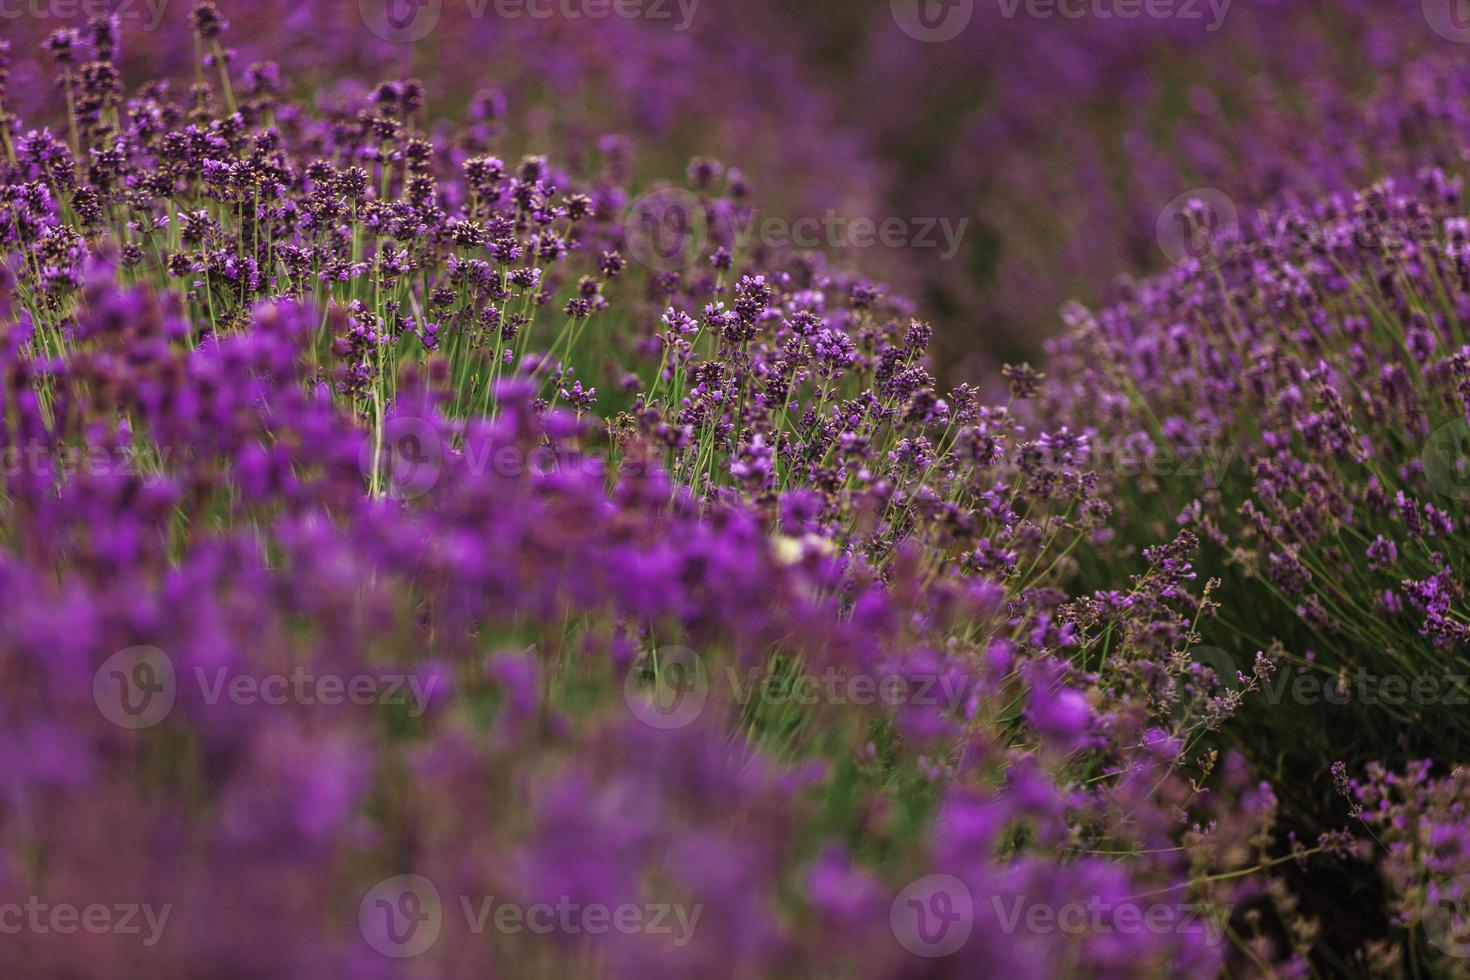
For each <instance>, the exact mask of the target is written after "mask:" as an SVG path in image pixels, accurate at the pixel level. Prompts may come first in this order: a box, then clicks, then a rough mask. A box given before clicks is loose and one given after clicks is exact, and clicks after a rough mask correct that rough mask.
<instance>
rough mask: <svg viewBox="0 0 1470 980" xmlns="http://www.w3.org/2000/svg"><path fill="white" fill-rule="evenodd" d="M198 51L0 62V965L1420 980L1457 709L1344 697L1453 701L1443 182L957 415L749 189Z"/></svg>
mask: <svg viewBox="0 0 1470 980" xmlns="http://www.w3.org/2000/svg"><path fill="white" fill-rule="evenodd" d="M180 21H181V23H180V24H175V25H174V26H172V27H170V28H169V30H170V31H173V32H174V34H173V35H172V36H174V37H177V36H178V34H179V32H182V33H183V35H184V36H185V37H186V38H187V44H184V45H179V46H175V47H174V48H172V49H170V51H171V55H170V56H171V57H173V58H175V59H178V58H192V59H194V60H193V61H191V62H190V63H189V65H188V66H187V67H185V68H182V69H180V68H179V66H177V65H175V66H173V67H172V68H166V69H165V72H166V73H168V74H174V75H178V74H182V75H183V76H184V77H185V79H186V80H185V81H184V82H183V83H182V84H180V83H178V82H175V83H174V84H172V85H170V84H165V83H164V82H162V81H159V82H153V83H148V84H143V85H138V86H134V85H127V84H125V82H124V78H125V77H126V76H125V73H124V72H123V71H122V70H121V69H120V68H119V64H118V60H117V59H118V56H119V53H120V52H121V51H122V50H123V49H124V48H125V47H126V44H127V42H128V41H129V37H123V36H120V31H119V28H118V23H117V21H116V20H109V19H105V18H104V19H99V20H96V21H93V22H91V23H89V24H88V25H87V26H86V28H85V30H81V29H70V28H64V29H61V30H59V31H57V32H55V33H53V34H52V35H50V36H49V37H47V38H45V40H44V52H43V53H44V57H45V58H47V59H49V61H50V65H49V72H50V74H51V76H52V80H53V81H54V82H55V87H54V89H53V90H52V91H53V93H54V95H53V97H52V98H51V99H50V100H49V101H47V102H40V101H39V100H35V98H34V90H33V88H32V87H30V86H27V87H25V88H24V89H21V88H19V87H16V86H12V87H10V88H8V89H6V88H4V86H5V83H6V82H7V81H13V80H12V79H10V78H9V75H8V74H4V73H0V104H3V106H4V107H6V108H7V109H9V108H11V107H13V106H17V105H20V106H23V107H25V111H26V112H27V113H28V114H30V115H32V116H34V118H35V121H34V122H32V121H29V120H28V119H27V118H26V117H25V116H20V115H7V116H6V125H5V128H4V130H3V135H4V139H5V144H4V146H3V148H0V150H3V154H4V159H3V165H4V169H5V183H4V186H3V188H0V236H3V238H0V240H3V245H4V252H5V265H4V269H3V278H0V324H3V336H0V341H3V343H0V374H3V378H4V388H3V393H0V396H3V398H4V426H3V427H0V462H3V464H4V465H3V468H0V481H3V483H0V487H3V490H0V507H3V510H0V513H3V515H4V520H3V525H0V528H3V551H0V606H3V608H4V615H3V616H0V677H3V686H0V692H3V693H0V698H3V699H4V703H5V707H6V712H5V720H4V723H3V725H0V747H3V757H4V759H5V761H6V763H7V765H5V766H4V767H3V770H0V771H3V776H0V839H3V845H0V933H3V935H0V952H3V955H4V957H5V960H4V962H6V963H7V964H10V963H14V964H16V967H15V968H16V969H17V970H21V971H25V973H26V974H27V975H36V976H57V977H63V976H68V977H69V976H133V975H137V976H145V975H146V976H197V975H219V976H241V977H246V976H251V977H253V976H298V975H299V976H312V977H316V976H324V975H348V976H363V977H376V976H383V977H396V976H403V977H465V976H506V977H536V976H548V977H550V976H557V977H560V976H624V975H627V976H665V975H666V976H671V977H685V976H691V975H698V974H701V973H703V974H707V975H711V976H731V977H779V976H792V977H798V976H799V977H807V976H834V977H835V976H875V977H876V976H915V977H918V976H957V977H969V976H977V975H990V974H992V973H1006V974H1014V975H1017V976H1036V977H1061V976H1076V975H1097V976H1175V975H1182V976H1202V977H1203V976H1215V975H1219V974H1221V973H1222V972H1224V973H1228V974H1230V975H1265V974H1277V975H1287V976H1291V975H1309V974H1310V973H1311V972H1312V971H1313V970H1317V971H1322V970H1337V969H1343V970H1347V969H1359V970H1363V971H1376V972H1382V971H1390V970H1398V971H1401V972H1403V973H1405V974H1408V975H1436V974H1439V973H1450V972H1452V971H1454V970H1455V969H1456V968H1457V967H1461V966H1463V964H1464V957H1463V955H1462V954H1463V953H1464V951H1465V946H1464V940H1465V939H1466V936H1465V935H1463V932H1462V930H1463V927H1464V918H1463V916H1456V915H1455V914H1453V909H1454V905H1453V903H1454V902H1455V901H1456V900H1458V899H1460V898H1461V897H1462V895H1461V890H1464V891H1470V889H1466V888H1465V887H1464V886H1465V884H1466V882H1470V879H1467V878H1464V877H1462V876H1463V875H1464V873H1465V872H1466V871H1470V868H1467V867H1466V865H1467V863H1470V852H1467V851H1466V842H1465V839H1464V838H1465V830H1464V823H1465V821H1464V814H1463V809H1462V807H1463V802H1462V801H1463V798H1464V791H1463V776H1462V775H1461V774H1460V773H1459V772H1458V771H1455V770H1453V764H1454V763H1455V762H1456V761H1458V760H1457V758H1456V752H1457V750H1458V733H1459V732H1461V731H1463V728H1464V711H1463V708H1460V709H1459V710H1458V711H1457V710H1456V707H1455V705H1456V701H1455V699H1454V698H1453V697H1452V696H1451V692H1450V691H1449V690H1442V691H1441V693H1440V695H1439V696H1438V698H1437V699H1435V698H1423V697H1418V698H1417V699H1416V700H1411V701H1407V702H1406V701H1403V700H1402V699H1401V700H1399V701H1397V702H1395V701H1394V700H1393V699H1392V698H1390V697H1388V696H1387V695H1386V694H1385V690H1384V686H1383V683H1382V682H1384V681H1386V680H1387V678H1388V677H1389V676H1400V677H1406V678H1408V679H1409V680H1417V679H1419V678H1421V677H1424V676H1431V677H1435V678H1437V679H1439V680H1441V681H1442V682H1443V683H1444V684H1445V685H1447V686H1452V684H1453V678H1454V677H1455V676H1458V674H1457V672H1456V670H1455V665H1456V664H1457V663H1461V662H1463V649H1464V639H1465V637H1464V632H1465V629H1466V626H1467V619H1466V617H1465V615H1464V614H1463V612H1461V610H1460V607H1459V604H1460V601H1461V593H1460V585H1459V580H1458V577H1457V572H1456V567H1457V563H1458V562H1460V561H1461V560H1462V559H1463V557H1464V555H1463V545H1462V544H1460V541H1462V540H1463V538H1457V535H1461V534H1462V529H1461V528H1460V527H1459V521H1460V517H1459V512H1460V511H1461V510H1462V509H1463V508H1462V504H1463V503H1464V496H1465V486H1466V475H1465V474H1464V472H1463V470H1462V466H1463V461H1462V458H1463V457H1464V455H1465V454H1464V453H1463V452H1462V451H1461V449H1462V448H1463V447H1462V442H1463V440H1462V436H1461V433H1462V431H1470V429H1464V428H1463V427H1464V419H1465V417H1466V415H1467V407H1470V406H1467V392H1470V354H1467V353H1465V352H1464V348H1463V343H1464V340H1463V335H1462V327H1461V323H1462V321H1463V319H1464V318H1465V317H1466V316H1470V265H1467V261H1470V233H1467V225H1466V222H1465V219H1463V218H1461V217H1459V204H1460V201H1459V183H1458V181H1457V179H1456V178H1455V177H1453V176H1450V175H1446V174H1445V173H1443V172H1429V173H1426V174H1425V175H1424V179H1423V182H1422V187H1417V186H1416V187H1415V188H1414V189H1413V190H1409V189H1401V188H1399V187H1397V186H1395V185H1392V184H1384V185H1381V186H1379V187H1375V188H1373V189H1372V190H1370V191H1368V192H1366V193H1364V194H1362V195H1341V196H1339V197H1337V198H1333V199H1328V200H1325V201H1323V202H1322V203H1321V204H1320V205H1317V206H1315V207H1314V208H1313V209H1312V210H1311V211H1310V214H1309V216H1310V217H1311V218H1312V219H1314V221H1315V223H1314V224H1310V225H1309V226H1308V227H1298V226H1297V224H1293V225H1292V227H1291V234H1290V235H1280V236H1276V237H1274V238H1271V239H1269V240H1265V241H1261V240H1256V239H1246V240H1242V241H1240V242H1235V241H1227V242H1217V243H1213V244H1215V245H1216V246H1217V248H1216V249H1214V250H1212V256H1211V257H1212V258H1216V259H1218V260H1217V261H1211V262H1208V263H1201V262H1199V261H1195V262H1191V263H1188V264H1186V265H1185V266H1184V267H1182V268H1180V269H1178V270H1177V271H1175V272H1174V273H1172V274H1170V275H1166V276H1164V277H1162V278H1159V279H1155V280H1149V281H1146V282H1144V283H1141V284H1139V285H1138V286H1137V287H1135V289H1134V290H1133V291H1132V292H1131V293H1130V294H1129V295H1128V296H1126V297H1125V299H1124V300H1123V301H1122V302H1121V303H1120V304H1119V305H1117V306H1115V307H1112V308H1108V309H1104V310H1102V311H1100V312H1098V313H1096V314H1092V313H1087V312H1085V311H1083V310H1082V309H1080V308H1076V309H1073V310H1069V312H1068V317H1067V319H1068V324H1069V330H1068V332H1067V333H1066V334H1065V335H1064V336H1063V337H1062V338H1060V339H1059V340H1057V341H1056V342H1055V344H1054V345H1053V349H1052V350H1051V351H1050V352H1049V354H1048V358H1047V361H1046V363H1045V364H1044V365H1043V369H1042V370H1035V369H1032V368H1030V367H1027V366H1024V365H1022V366H1017V367H1011V368H1008V369H1007V370H1006V371H1005V382H1006V384H1007V386H1008V388H1009V396H1008V398H1007V397H1006V396H1005V395H1004V394H1003V395H1002V396H1001V399H1000V400H999V401H996V400H994V399H988V398H986V397H984V396H982V395H981V393H980V392H979V391H977V390H976V389H975V388H972V387H970V386H967V385H960V386H958V387H954V388H947V387H941V386H940V385H939V384H938V382H937V381H936V379H935V378H934V376H933V375H932V374H931V371H932V370H933V368H934V365H933V363H932V361H931V358H930V356H929V347H930V343H931V340H932V337H931V330H930V329H929V327H928V326H927V325H926V324H925V323H924V322H922V320H920V319H918V318H916V317H917V315H918V313H919V312H920V311H919V310H918V309H917V308H916V307H915V306H914V305H913V304H911V303H909V302H907V301H905V300H904V299H902V298H901V297H897V296H893V295H890V294H889V293H888V291H887V290H886V289H885V288H884V287H883V286H882V285H880V284H878V283H875V282H873V281H871V280H869V279H867V278H864V277H862V276H859V275H854V274H851V273H848V272H845V271H843V270H841V269H837V268H833V267H830V266H829V265H828V263H827V262H826V260H824V259H823V257H822V256H821V255H820V254H817V253H804V252H800V251H793V250H790V249H787V248H785V247H780V246H777V245H773V244H771V243H767V242H762V241H759V240H755V241H752V240H749V239H748V238H747V237H745V236H742V235H741V234H739V229H741V228H742V227H746V226H747V224H748V221H749V219H750V217H751V215H752V214H754V213H756V212H757V209H758V208H759V206H760V197H759V194H758V193H757V192H756V191H755V190H753V189H752V187H751V186H750V184H749V182H748V181H747V180H746V178H745V176H744V175H743V174H742V173H740V172H739V171H738V170H736V169H734V168H731V167H727V166H725V165H723V164H722V163H720V162H718V161H716V160H714V159H709V158H698V159H695V160H693V161H692V162H690V163H689V165H688V168H687V172H686V173H684V174H683V175H682V176H681V177H680V178H679V180H677V181H667V180H666V181H664V182H660V181H658V180H656V179H650V178H648V177H646V176H645V175H644V174H643V173H642V171H641V168H637V167H634V166H633V165H632V164H631V162H630V157H631V156H632V154H633V153H634V151H635V150H637V149H638V147H636V146H631V145H630V141H629V140H627V139H625V138H624V139H606V138H601V139H599V138H592V139H588V140H572V141H571V146H572V150H571V151H569V152H568V154H567V156H566V158H565V159H562V158H548V157H545V156H540V155H534V154H532V155H525V154H524V153H522V152H521V150H522V149H524V148H525V147H523V145H522V144H524V143H525V142H526V140H525V137H524V133H522V132H517V131H516V126H517V125H518V124H513V123H507V122H506V121H505V120H504V117H503V113H502V112H501V110H500V109H499V108H497V107H496V104H495V100H494V98H493V97H492V98H491V100H490V103H489V105H490V106H491V108H492V109H493V111H489V112H487V110H486V103H485V102H483V101H481V102H478V103H473V102H472V103H471V104H469V105H467V107H466V108H465V110H464V111H463V113H462V114H461V115H460V117H459V119H458V121H445V117H442V116H435V115H434V114H432V113H431V112H430V111H429V109H428V105H429V103H430V100H431V99H432V98H434V97H435V95H434V92H433V90H432V89H431V87H430V86H428V85H427V83H425V82H424V81H421V80H419V79H417V78H399V79H396V80H389V81H384V82H381V83H380V84H377V85H374V86H371V87H368V88H364V89H362V90H361V91H360V92H357V93H352V92H348V91H343V92H341V93H338V94H336V95H333V96H332V97H329V98H311V99H307V98H300V97H296V96H293V95H291V94H289V93H291V91H292V90H293V88H294V87H295V86H294V84H293V83H292V80H291V79H290V77H289V74H288V73H283V72H282V71H281V70H280V69H278V68H277V67H275V66H274V65H271V64H267V63H264V62H259V61H257V62H255V63H253V64H251V65H250V66H249V67H248V68H242V67H241V65H240V62H241V61H242V60H244V59H241V58H238V57H233V56H232V51H231V49H230V45H231V44H232V43H233V41H232V37H233V35H232V28H230V26H229V25H227V24H226V23H225V18H224V17H223V16H222V15H221V13H220V12H219V11H218V10H217V9H215V8H214V7H212V6H210V5H208V4H205V5H201V6H199V7H196V8H195V9H194V10H193V11H192V12H191V13H190V14H189V16H188V18H187V19H183V18H180ZM189 35H192V37H189ZM254 43H257V42H256V41H255V40H252V39H250V38H249V37H248V36H247V38H246V39H245V40H244V41H242V44H246V45H249V44H254ZM527 56H528V57H533V56H534V55H527ZM24 57H25V59H26V64H28V65H29V64H32V62H31V61H30V60H29V59H30V58H31V57H32V55H31V53H29V52H28V53H26V54H25V56H24ZM189 79H192V82H190V81H189ZM445 81H446V84H451V85H452V84H453V80H452V79H446V80H445ZM453 92H454V90H453V89H451V91H450V95H451V96H452V95H453ZM27 100H33V101H36V102H37V103H38V104H36V105H34V107H31V106H27V105H26V102H27ZM451 118H452V117H451ZM546 138H547V141H548V142H549V143H557V142H558V141H559V139H558V138H553V137H552V136H550V135H548V136H547V137H546ZM512 148H514V152H512ZM541 148H543V147H530V149H533V150H535V149H541ZM551 148H555V147H554V146H553V147H551ZM652 156H653V157H654V158H655V159H656V158H657V153H656V152H655V153H654V154H652ZM1297 217H1298V219H1303V220H1302V221H1299V223H1304V216H1301V215H1299V216H1297ZM1406 228H1410V229H1418V231H1419V233H1415V234H1407V233H1405V229H1406ZM1424 228H1428V229H1430V231H1429V232H1428V233H1427V234H1424V233H1422V232H1423V229H1424ZM1214 252H1218V253H1219V255H1218V256H1216V255H1215V254H1214ZM1457 426H1459V427H1460V428H1457ZM1186 464H1192V465H1197V466H1199V468H1200V469H1199V473H1198V474H1191V473H1184V474H1183V476H1184V477H1186V478H1184V479H1180V478H1179V476H1180V475H1181V474H1180V470H1181V469H1182V467H1183V466H1185V465H1186ZM1169 468H1172V469H1169ZM1161 474H1166V475H1167V478H1161ZM1457 658H1458V659H1457ZM1363 670H1367V671H1371V672H1374V677H1375V680H1376V681H1377V682H1379V684H1378V686H1376V687H1374V688H1373V689H1372V692H1371V694H1372V696H1369V697H1365V696H1363V695H1362V694H1361V690H1362V688H1357V689H1352V688H1350V687H1348V685H1350V684H1352V683H1356V682H1357V681H1356V680H1355V678H1357V677H1358V676H1359V675H1358V674H1356V673H1354V672H1359V671H1363ZM1301 678H1307V679H1308V680H1309V681H1312V680H1316V681H1321V680H1322V679H1323V678H1326V679H1327V680H1326V682H1325V683H1322V684H1321V686H1320V687H1319V688H1318V689H1317V690H1318V692H1319V694H1320V695H1321V697H1320V700H1317V701H1312V702H1311V703H1310V704H1308V703H1306V696H1305V695H1303V694H1301V693H1300V691H1301V688H1302V685H1301V683H1300V679H1301ZM1343 690H1348V696H1347V697H1346V698H1344V697H1342V696H1340V692H1342V691H1343ZM1283 691H1286V692H1287V694H1286V695H1283V694H1282V692H1283ZM1333 763H1337V764H1336V765H1333ZM1344 881H1347V882H1351V883H1353V885H1354V886H1355V887H1354V889H1352V891H1353V894H1351V895H1347V896H1344V895H1342V894H1339V893H1341V892H1343V891H1347V889H1343V888H1342V884H1341V883H1342V882H1344ZM1365 893H1366V894H1365ZM1447 910H1448V911H1447Z"/></svg>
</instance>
